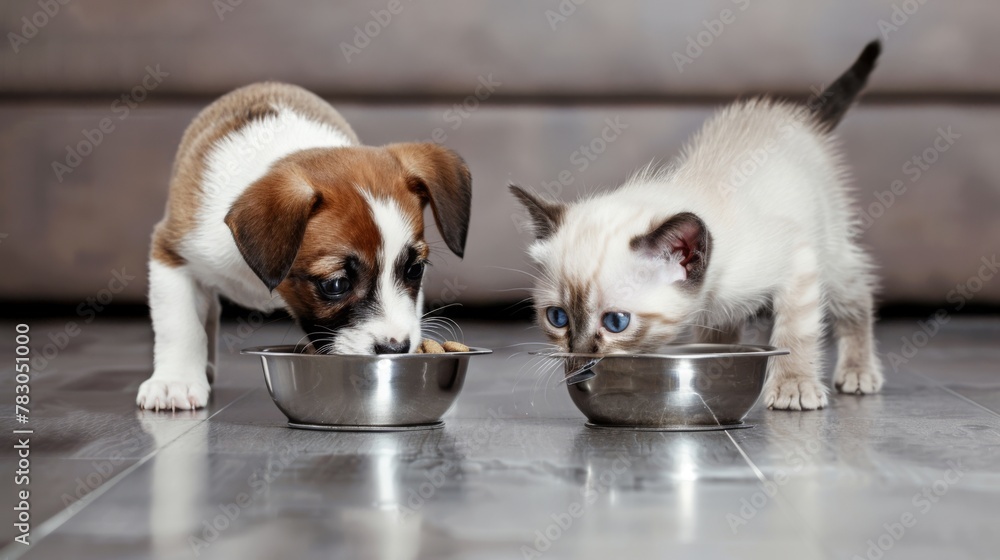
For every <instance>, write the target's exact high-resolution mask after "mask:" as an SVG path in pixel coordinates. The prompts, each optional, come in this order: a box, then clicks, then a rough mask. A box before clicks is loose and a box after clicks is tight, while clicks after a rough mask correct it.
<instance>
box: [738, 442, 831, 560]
mask: <svg viewBox="0 0 1000 560" xmlns="http://www.w3.org/2000/svg"><path fill="white" fill-rule="evenodd" d="M723 431H724V432H725V433H726V437H728V438H729V441H731V442H733V445H734V446H736V450H737V451H739V452H740V455H742V456H743V460H744V461H746V462H747V464H748V465H750V469H751V470H753V472H754V474H755V475H756V476H757V478H758V479H759V480H760V482H761V483H762V484H763V483H768V482H771V481H769V480H768V479H767V477H766V476H764V472H763V471H761V470H760V468H759V467H758V466H757V464H756V463H754V462H753V460H751V459H750V456H749V455H747V453H746V451H744V450H743V446H741V445H740V444H739V443H737V441H736V439H735V438H733V435H732V434H731V433H729V432H730V430H723ZM771 484H774V483H773V482H771ZM771 499H772V500H774V501H775V502H776V503H777V506H778V509H779V511H781V515H783V516H785V517H786V518H788V520H789V521H790V522H792V523H793V524H795V525H798V526H799V527H801V528H802V532H803V533H804V535H805V536H801V535H800V538H801V539H802V541H803V542H806V543H809V544H815V543H818V542H819V540H820V539H819V537H818V536H816V534H815V532H814V531H813V529H812V527H809V525H808V524H806V523H804V522H803V521H802V516H801V515H800V514H799V512H798V510H796V509H795V507H794V506H792V504H790V503H789V502H788V500H786V499H785V495H784V493H783V492H782V489H781V488H778V490H777V491H776V492H775V493H774V496H772V497H771ZM806 537H808V538H806Z"/></svg>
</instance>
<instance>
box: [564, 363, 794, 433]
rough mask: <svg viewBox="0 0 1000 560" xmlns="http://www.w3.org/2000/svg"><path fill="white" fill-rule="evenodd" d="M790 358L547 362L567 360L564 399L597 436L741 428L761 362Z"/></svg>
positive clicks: (760, 380) (763, 367)
mask: <svg viewBox="0 0 1000 560" xmlns="http://www.w3.org/2000/svg"><path fill="white" fill-rule="evenodd" d="M784 354H788V350H781V349H776V348H773V347H770V346H755V345H748V344H735V345H728V344H684V345H675V346H667V347H665V348H664V349H663V350H662V351H661V352H660V353H657V354H608V355H597V354H570V353H559V354H551V356H552V357H553V358H557V359H563V360H565V362H566V363H565V366H566V374H567V376H568V377H567V383H566V384H567V386H568V387H569V395H570V397H571V398H572V399H573V403H574V404H576V406H577V408H579V409H580V412H583V414H584V415H586V417H587V419H589V420H590V423H589V424H588V425H590V426H592V427H597V428H628V429H640V430H663V431H666V430H708V429H728V428H736V427H744V425H743V418H744V417H745V416H746V415H747V413H748V412H750V409H751V408H753V405H754V404H755V403H756V402H757V399H758V398H759V397H760V394H761V391H762V389H763V387H764V376H765V373H766V372H767V360H768V359H769V358H770V357H772V356H780V355H784Z"/></svg>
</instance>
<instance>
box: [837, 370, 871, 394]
mask: <svg viewBox="0 0 1000 560" xmlns="http://www.w3.org/2000/svg"><path fill="white" fill-rule="evenodd" d="M833 380H834V381H833V384H834V386H835V387H837V390H838V391H840V392H841V393H854V394H857V395H867V394H871V393H878V392H879V390H880V389H882V381H883V378H882V372H881V371H880V370H879V368H878V367H874V366H873V367H867V368H862V367H845V368H839V367H838V368H837V373H836V375H834V377H833Z"/></svg>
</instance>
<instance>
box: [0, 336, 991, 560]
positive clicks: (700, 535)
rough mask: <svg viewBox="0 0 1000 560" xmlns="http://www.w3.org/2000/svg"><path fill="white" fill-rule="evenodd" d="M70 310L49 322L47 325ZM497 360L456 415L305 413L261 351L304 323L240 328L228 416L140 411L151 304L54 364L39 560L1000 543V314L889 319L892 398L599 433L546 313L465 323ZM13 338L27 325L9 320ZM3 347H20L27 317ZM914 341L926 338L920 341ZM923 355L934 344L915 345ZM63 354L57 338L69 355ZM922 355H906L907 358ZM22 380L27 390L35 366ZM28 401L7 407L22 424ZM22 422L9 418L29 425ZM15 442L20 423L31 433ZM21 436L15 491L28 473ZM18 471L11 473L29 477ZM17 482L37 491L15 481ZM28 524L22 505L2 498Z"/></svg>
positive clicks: (694, 552)
mask: <svg viewBox="0 0 1000 560" xmlns="http://www.w3.org/2000/svg"><path fill="white" fill-rule="evenodd" d="M64 325H65V322H64V321H46V322H40V321H39V322H35V323H33V324H32V332H33V334H34V336H35V340H44V339H45V336H46V333H48V332H53V333H54V332H57V331H59V330H60V329H63V327H64ZM463 326H464V328H465V340H466V341H467V342H469V343H472V344H475V345H477V346H486V347H491V348H494V349H496V353H495V354H494V355H492V356H490V357H488V358H485V359H480V360H478V361H475V362H474V363H473V366H472V369H471V371H470V373H469V377H468V380H467V382H466V386H465V389H464V391H463V393H462V396H461V398H460V399H459V401H458V403H457V405H456V406H455V408H454V409H453V410H452V411H451V412H450V413H449V415H448V416H447V417H446V420H447V425H446V427H445V428H444V429H443V430H437V431H427V432H409V433H396V434H391V433H390V434H359V433H321V432H306V431H296V430H290V429H288V428H286V427H285V426H284V418H283V417H282V416H281V414H280V413H279V412H278V410H277V409H276V408H275V407H274V405H273V404H272V403H271V402H270V399H269V397H268V395H267V392H266V389H265V387H264V382H263V378H262V375H261V373H260V367H259V365H258V363H257V362H256V361H255V359H253V358H251V357H245V356H240V355H239V354H238V349H239V348H241V347H244V346H252V345H259V344H274V343H278V342H281V341H287V342H294V341H295V340H296V339H297V338H298V337H299V335H300V333H298V332H297V331H296V330H295V329H294V328H291V327H290V326H289V324H287V323H278V324H270V325H266V326H264V327H263V328H260V329H256V330H252V329H245V328H243V327H242V326H241V325H240V324H237V323H229V324H225V325H224V326H223V329H222V330H223V335H224V338H223V340H222V343H221V345H220V354H221V358H222V363H221V372H222V373H221V376H220V379H219V381H218V383H217V386H216V392H215V396H214V399H213V401H212V403H211V405H210V407H209V408H208V409H207V410H203V411H198V412H187V413H181V412H177V413H173V414H171V413H151V412H145V413H144V412H140V411H138V410H136V408H135V405H134V396H135V391H136V389H137V387H138V385H139V383H140V382H141V381H142V380H143V379H144V378H145V377H146V376H147V375H148V374H149V371H150V346H151V333H150V330H149V326H148V324H146V323H145V322H142V321H126V320H113V319H107V320H104V321H97V322H95V323H94V324H92V325H86V326H84V327H83V328H82V332H80V334H79V335H78V336H76V337H73V338H72V339H71V340H70V341H69V343H68V346H67V347H66V348H65V349H63V350H60V351H57V352H54V354H55V355H54V356H52V357H51V358H50V359H49V360H48V361H47V363H46V364H45V365H44V367H37V366H36V368H35V369H36V372H35V374H34V376H33V379H32V386H31V391H32V392H31V395H32V406H31V407H30V408H31V420H30V427H31V428H32V429H34V434H33V435H32V436H31V446H32V447H31V486H30V487H31V522H32V529H31V541H32V543H33V545H32V547H31V548H30V549H26V548H25V547H23V546H22V545H19V544H13V545H10V546H9V547H8V548H7V549H5V550H3V551H2V552H3V554H4V555H5V556H7V555H18V554H24V557H25V558H77V559H81V558H112V557H137V558H139V557H143V558H144V557H154V558H189V557H195V556H197V557H200V558H279V557H280V558H414V559H415V558H427V559H436V560H440V559H449V558H455V559H459V558H461V559H469V558H491V559H493V558H570V559H584V558H602V559H603V558H652V557H670V558H698V559H704V558H796V559H810V558H845V559H848V558H856V557H860V558H886V559H889V558H905V559H908V560H913V559H921V558H935V559H937V558H949V559H951V558H996V557H997V555H998V554H1000V552H998V551H1000V532H998V531H997V520H998V518H1000V517H998V512H1000V368H998V366H997V364H998V363H1000V345H998V342H1000V320H995V319H966V320H958V319H954V320H952V321H950V322H949V323H948V324H947V325H945V327H944V328H943V330H941V331H940V332H938V333H936V334H935V335H933V336H931V337H927V338H924V337H920V336H917V337H916V338H917V339H918V340H917V341H916V342H918V343H924V344H919V346H920V347H919V348H917V347H914V348H912V350H913V352H911V348H909V347H906V348H904V341H903V339H904V338H905V339H907V340H913V338H914V333H917V332H919V329H920V327H919V325H918V324H917V323H916V322H915V321H913V322H909V321H896V322H891V323H886V324H883V325H881V327H880V329H879V335H880V340H881V349H882V351H883V353H884V354H885V355H886V356H888V355H889V353H895V354H896V356H895V357H894V358H893V362H894V366H889V365H888V363H889V359H888V357H886V358H885V361H886V363H887V373H888V381H887V384H886V389H885V392H884V393H883V394H881V395H878V396H870V397H856V396H844V395H837V396H834V397H833V398H832V400H831V406H830V407H829V408H828V409H826V410H823V411H818V412H808V413H789V412H773V411H767V410H764V409H761V408H760V407H759V406H758V407H757V408H755V409H754V410H753V411H752V412H751V414H750V417H749V421H750V422H751V423H753V424H755V427H754V428H752V429H743V430H734V431H730V432H705V433H640V432H607V431H600V430H590V429H587V428H586V427H584V425H583V418H582V416H581V415H580V414H579V412H577V411H576V409H575V408H574V407H573V405H572V403H571V402H570V400H569V397H568V395H567V394H566V390H565V388H563V387H562V386H560V385H558V384H557V383H556V381H555V379H554V378H552V377H545V376H539V374H538V368H537V367H534V362H533V361H532V360H533V358H532V357H531V356H529V355H527V354H525V353H523V352H525V351H527V350H530V349H531V348H532V346H530V345H519V344H522V343H525V342H530V341H537V340H539V337H540V335H539V333H538V331H537V330H534V329H531V328H528V327H527V325H524V324H515V323H499V324H486V323H480V324H464V325H463ZM3 332H8V333H13V332H14V329H13V325H12V324H5V325H4V329H3ZM7 338H9V339H10V340H2V341H0V353H2V354H3V355H5V356H10V355H12V354H11V352H12V350H13V335H12V336H10V337H7ZM904 350H905V352H904ZM914 352H915V353H914ZM50 354H53V353H52V352H50ZM904 360H905V363H903V361H904ZM3 367H4V375H3V380H2V382H0V388H2V391H3V395H4V397H3V400H4V402H8V403H12V402H13V400H14V393H13V371H12V370H13V367H12V365H8V364H4V366H3ZM13 412H14V411H13V406H12V405H11V406H5V407H4V408H3V412H0V415H2V416H3V417H4V419H5V422H7V425H8V426H13V427H17V426H18V425H17V424H16V423H15V421H14V418H13ZM8 433H9V432H8ZM8 438H9V439H11V441H12V438H13V436H11V435H9V436H8ZM2 449H3V451H2V452H0V464H2V466H3V472H4V473H7V474H5V475H4V476H5V478H6V479H7V480H8V482H7V484H8V488H10V485H11V484H12V479H13V472H14V471H15V470H16V469H17V466H16V465H17V456H16V455H15V452H14V450H13V448H12V444H11V445H4V446H3V448H2ZM8 475H10V476H9V477H8ZM7 495H8V500H12V499H13V489H11V490H9V491H8V492H7ZM2 511H3V513H2V516H0V531H3V536H4V542H5V543H10V542H11V540H12V539H13V537H14V534H15V532H14V531H15V529H14V528H13V523H14V518H13V515H14V512H13V510H12V508H11V507H10V506H9V505H5V506H4V507H3V508H2Z"/></svg>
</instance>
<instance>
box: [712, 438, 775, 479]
mask: <svg viewBox="0 0 1000 560" xmlns="http://www.w3.org/2000/svg"><path fill="white" fill-rule="evenodd" d="M723 432H725V434H726V437H728V438H729V441H731V442H733V445H735V446H736V450H737V451H739V452H740V455H742V456H743V460H744V461H746V462H747V464H748V465H750V469H751V470H753V473H754V474H755V475H757V478H758V479H760V481H761V482H767V477H766V476H764V472H763V471H761V470H760V469H759V468H757V465H756V464H754V462H753V461H751V460H750V456H749V455H747V454H746V451H743V447H741V446H740V444H738V443H736V440H735V439H733V435H732V434H730V433H729V430H723Z"/></svg>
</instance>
